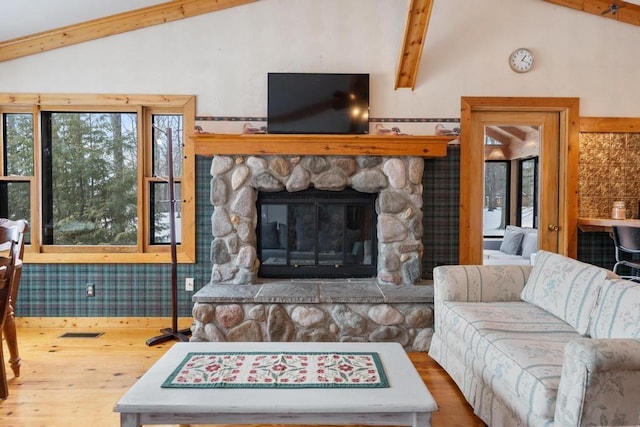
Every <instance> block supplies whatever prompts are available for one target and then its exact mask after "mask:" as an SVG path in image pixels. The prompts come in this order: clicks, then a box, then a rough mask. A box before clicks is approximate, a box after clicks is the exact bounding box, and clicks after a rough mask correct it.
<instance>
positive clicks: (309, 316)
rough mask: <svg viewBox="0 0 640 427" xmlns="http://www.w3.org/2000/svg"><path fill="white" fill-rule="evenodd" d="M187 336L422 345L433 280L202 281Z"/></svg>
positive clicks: (429, 323) (427, 336)
mask: <svg viewBox="0 0 640 427" xmlns="http://www.w3.org/2000/svg"><path fill="white" fill-rule="evenodd" d="M193 299H194V301H195V305H194V308H193V317H194V322H195V323H194V327H193V334H192V337H191V341H213V342H219V341H275V342H282V341H294V342H298V341H302V342H306V341H311V342H317V341H321V342H335V341H343V342H344V341H351V342H390V341H392V342H398V343H400V344H401V345H402V346H403V347H404V348H405V349H406V350H407V351H427V350H428V349H429V345H430V344H431V337H432V335H433V286H430V285H428V284H426V283H423V284H422V285H412V286H384V285H378V284H377V283H375V280H373V279H348V280H344V279H325V280H322V279H304V280H269V281H267V282H264V283H262V284H258V285H249V286H244V285H208V286H206V287H204V288H203V289H202V290H200V291H199V292H198V293H197V294H196V295H195V296H194V298H193Z"/></svg>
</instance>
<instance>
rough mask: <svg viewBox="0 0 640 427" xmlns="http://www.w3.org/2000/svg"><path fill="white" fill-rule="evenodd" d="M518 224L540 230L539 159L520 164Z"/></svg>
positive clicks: (525, 160)
mask: <svg viewBox="0 0 640 427" xmlns="http://www.w3.org/2000/svg"><path fill="white" fill-rule="evenodd" d="M518 175H519V178H518V182H519V183H520V191H519V193H518V194H519V197H518V216H517V218H516V221H517V224H518V225H520V226H522V227H530V228H538V157H533V158H530V159H524V160H520V161H519V162H518Z"/></svg>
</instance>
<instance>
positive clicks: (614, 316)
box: [589, 280, 640, 339]
mask: <svg viewBox="0 0 640 427" xmlns="http://www.w3.org/2000/svg"><path fill="white" fill-rule="evenodd" d="M589 333H590V335H591V337H592V338H634V339H640V283H634V282H631V281H629V280H606V281H605V283H604V284H603V285H602V288H601V289H600V297H599V298H598V304H597V306H596V309H595V310H594V313H593V315H592V317H591V326H590V328H589Z"/></svg>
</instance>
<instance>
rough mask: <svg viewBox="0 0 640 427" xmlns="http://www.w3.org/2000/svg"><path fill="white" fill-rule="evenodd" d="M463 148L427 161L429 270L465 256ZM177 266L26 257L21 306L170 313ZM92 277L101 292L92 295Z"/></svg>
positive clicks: (587, 256)
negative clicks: (461, 233) (461, 249)
mask: <svg viewBox="0 0 640 427" xmlns="http://www.w3.org/2000/svg"><path fill="white" fill-rule="evenodd" d="M210 168H211V158H205V157H201V156H198V157H196V189H197V190H196V232H197V236H196V245H197V247H196V256H197V259H198V263H197V264H195V265H193V264H180V265H179V266H178V285H179V289H181V288H180V285H181V284H182V283H184V278H185V277H194V278H195V283H196V290H197V289H199V288H201V287H202V286H204V285H205V284H206V283H208V282H209V280H210V276H211V261H210V247H211V240H212V237H211V214H212V213H213V206H211V202H210V196H209V183H210V181H211V176H210V174H209V171H210ZM459 181H460V150H459V148H458V147H455V146H453V147H449V149H448V153H447V157H443V158H437V159H429V160H426V161H425V169H424V178H423V186H424V204H425V206H424V218H423V226H424V237H423V243H424V248H425V250H424V257H423V260H422V275H423V278H425V279H431V278H432V270H433V267H435V266H437V265H444V264H456V263H457V262H458V218H459V214H458V205H459V188H460V182H459ZM578 243H579V248H578V259H580V260H582V261H585V262H589V263H593V264H596V265H600V266H602V267H606V268H611V267H612V266H613V261H612V260H613V243H612V242H611V239H610V238H609V236H608V235H606V234H605V233H580V234H579V236H578ZM170 274H171V267H170V266H169V265H163V264H27V265H25V268H24V271H23V274H22V279H21V282H20V294H19V297H18V301H17V307H16V313H17V315H18V316H21V317H169V316H170V315H171V289H170V288H171V282H170ZM86 283H95V284H96V296H95V297H92V298H89V297H87V296H86V291H85V285H86ZM192 295H193V293H191V292H184V291H182V290H180V291H179V292H178V316H180V317H190V316H191V309H192V306H193V303H192V302H191V296H192Z"/></svg>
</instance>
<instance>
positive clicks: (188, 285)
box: [184, 277, 193, 291]
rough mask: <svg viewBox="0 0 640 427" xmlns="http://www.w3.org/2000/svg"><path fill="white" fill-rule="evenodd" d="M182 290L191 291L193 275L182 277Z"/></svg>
mask: <svg viewBox="0 0 640 427" xmlns="http://www.w3.org/2000/svg"><path fill="white" fill-rule="evenodd" d="M184 290H185V291H193V277H187V278H186V279H184Z"/></svg>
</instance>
